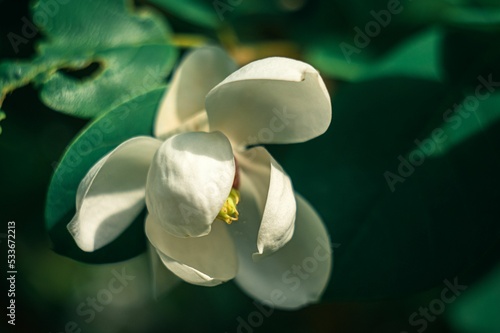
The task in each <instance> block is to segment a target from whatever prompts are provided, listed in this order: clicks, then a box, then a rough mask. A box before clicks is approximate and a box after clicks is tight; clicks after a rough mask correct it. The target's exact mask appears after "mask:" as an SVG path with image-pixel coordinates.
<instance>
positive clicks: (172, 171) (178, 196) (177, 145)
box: [146, 132, 235, 237]
mask: <svg viewBox="0 0 500 333" xmlns="http://www.w3.org/2000/svg"><path fill="white" fill-rule="evenodd" d="M234 174H235V165H234V156H233V152H232V149H231V144H230V143H229V141H228V139H227V138H226V137H225V136H224V135H223V134H222V133H220V132H214V133H202V132H189V133H182V134H178V135H175V136H173V137H171V138H170V139H168V140H167V141H165V142H164V143H163V144H162V145H161V147H160V148H159V149H158V151H157V153H156V155H155V156H154V158H153V162H152V164H151V168H150V170H149V174H148V180H147V185H146V204H147V206H148V210H149V212H150V213H151V214H153V215H155V216H156V217H158V219H159V221H160V224H161V226H162V227H163V228H165V230H167V231H168V232H170V233H171V234H172V235H174V236H177V237H199V236H203V235H207V234H208V233H209V232H210V228H211V225H212V222H213V221H214V220H215V218H216V217H217V215H218V213H219V211H220V209H221V208H222V206H223V204H224V202H225V201H226V199H227V197H228V195H229V192H230V191H231V187H232V184H233V180H234Z"/></svg>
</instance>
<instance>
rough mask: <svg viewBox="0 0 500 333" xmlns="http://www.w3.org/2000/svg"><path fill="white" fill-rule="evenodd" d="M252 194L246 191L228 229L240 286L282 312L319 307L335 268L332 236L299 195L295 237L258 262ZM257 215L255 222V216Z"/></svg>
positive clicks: (254, 206)
mask: <svg viewBox="0 0 500 333" xmlns="http://www.w3.org/2000/svg"><path fill="white" fill-rule="evenodd" d="M248 198H251V194H248V193H242V201H241V203H240V206H239V207H240V214H241V215H240V216H242V217H243V218H244V223H240V224H237V223H233V225H234V227H233V225H232V226H231V228H230V230H231V232H232V235H233V238H234V242H235V244H236V248H237V251H238V259H239V265H240V266H239V271H238V275H237V276H236V279H235V281H236V283H237V284H238V285H239V286H240V287H241V288H242V289H243V290H244V291H245V292H246V293H247V294H249V295H250V296H251V297H253V298H255V299H257V300H258V301H260V302H262V303H264V304H266V305H268V306H271V307H275V308H279V309H288V310H292V309H297V308H301V307H304V306H306V305H307V304H310V303H315V302H317V301H318V300H319V298H320V297H321V295H322V293H323V291H324V290H325V288H326V286H327V284H328V281H329V278H330V274H331V269H332V250H331V247H330V240H329V236H328V232H327V230H326V228H325V226H324V225H323V223H322V221H321V218H320V217H319V216H318V214H317V213H316V212H315V211H314V209H313V208H312V207H311V206H310V205H309V204H308V203H307V202H306V201H305V200H304V199H303V198H302V197H300V196H299V195H297V196H296V200H297V220H296V222H295V224H296V225H295V233H294V235H293V237H292V239H291V240H290V242H288V243H287V244H286V245H285V246H284V247H283V248H282V249H280V250H279V251H277V252H275V253H274V254H273V255H271V256H268V257H266V258H264V259H262V260H259V261H258V262H255V261H254V260H252V255H251V253H252V252H253V250H254V248H255V245H254V244H255V238H256V228H257V225H256V224H255V223H254V219H255V218H258V216H259V210H258V208H257V204H256V203H255V202H252V200H251V199H250V200H247V199H248ZM252 217H253V218H252Z"/></svg>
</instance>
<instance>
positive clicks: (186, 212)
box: [68, 47, 332, 309]
mask: <svg viewBox="0 0 500 333" xmlns="http://www.w3.org/2000/svg"><path fill="white" fill-rule="evenodd" d="M235 69H236V66H235V64H234V63H233V62H232V61H231V59H230V58H229V57H228V56H227V55H226V54H225V53H224V52H223V51H222V50H220V49H217V48H213V47H209V48H203V49H199V50H197V51H194V52H192V53H191V54H190V55H188V56H187V57H186V59H185V60H184V61H183V63H182V64H181V66H180V67H179V69H178V70H177V72H176V74H175V76H174V78H173V80H172V84H171V86H170V89H169V90H168V92H167V93H166V95H165V97H164V99H163V101H162V103H161V106H160V109H159V111H158V116H157V120H156V123H155V135H156V136H157V137H158V138H161V139H166V140H165V141H163V140H160V139H157V138H150V137H136V138H132V139H130V140H128V141H126V142H124V143H123V144H121V145H120V146H118V147H117V148H116V149H114V150H113V151H112V152H110V153H109V154H108V155H106V156H105V157H103V158H102V159H101V160H100V161H99V162H98V163H96V165H94V166H93V167H92V169H91V170H90V171H89V172H88V174H87V175H86V176H85V178H84V179H83V180H82V182H81V183H80V186H79V188H78V193H77V198H76V207H77V209H76V215H75V216H74V218H73V220H72V221H71V222H70V223H69V225H68V229H69V230H70V232H71V234H72V236H73V238H74V239H75V241H76V243H77V244H78V246H79V247H80V248H81V249H82V250H84V251H94V250H97V249H99V248H101V247H103V246H105V245H107V244H108V243H110V242H112V241H113V240H114V239H115V238H117V237H118V235H119V234H120V233H121V232H123V231H124V230H125V229H126V228H127V227H128V226H129V225H130V224H131V223H132V221H133V220H134V219H135V218H136V217H137V215H138V214H139V212H140V211H141V210H142V209H143V208H144V205H145V203H146V204H147V209H148V212H149V215H148V217H147V219H146V227H145V228H146V235H147V237H148V239H149V241H150V244H151V245H152V248H153V254H154V260H155V262H154V267H156V268H158V267H159V266H158V263H160V262H161V263H163V265H164V266H165V267H167V268H168V270H169V271H170V272H172V273H174V274H175V275H176V276H178V277H179V278H181V279H182V280H184V281H187V282H189V283H193V284H197V285H203V286H214V285H217V284H220V283H222V282H225V281H228V280H231V279H233V278H234V279H235V281H236V282H237V284H238V285H239V286H240V287H241V288H242V289H244V290H245V291H246V292H247V293H248V294H250V295H251V296H252V297H254V298H256V299H258V300H260V301H271V302H273V303H274V305H275V306H276V307H279V308H287V309H293V308H298V307H301V306H304V305H305V304H308V303H310V302H314V301H316V300H317V299H318V298H319V297H320V296H321V293H322V292H323V290H324V288H325V287H326V284H327V282H328V279H329V276H330V271H331V264H332V263H331V261H332V260H331V251H330V247H329V237H328V234H327V231H326V229H325V227H324V225H323V223H322V221H321V219H320V218H319V216H318V215H317V214H316V213H315V212H314V210H313V209H312V208H311V206H310V205H309V204H308V203H307V202H306V201H305V200H304V199H302V198H301V197H300V196H298V195H297V194H295V193H294V191H293V188H292V184H291V182H290V179H289V177H288V175H287V174H286V173H285V172H284V171H283V169H282V168H281V166H280V165H279V164H278V163H277V162H276V161H275V160H274V159H273V158H272V156H271V155H270V154H269V153H268V152H267V150H266V149H264V148H263V147H259V146H258V145H259V144H264V143H271V144H272V143H296V142H303V141H306V140H309V139H312V138H314V137H316V136H318V135H320V134H322V133H324V132H325V131H326V129H327V128H328V126H329V124H330V120H331V103H330V97H329V95H328V92H327V90H326V88H325V85H324V83H323V81H322V79H321V77H320V76H319V74H318V72H317V71H316V70H315V69H314V68H313V67H311V66H310V65H308V64H305V63H303V62H300V61H296V60H291V59H286V58H268V59H263V60H259V61H255V62H253V63H250V64H249V65H247V66H245V67H243V68H241V69H239V70H237V71H234V70H235ZM231 73H232V74H231ZM228 75H229V76H228ZM248 147H253V148H248ZM311 172H314V170H311ZM158 274H159V273H158ZM158 274H157V273H155V275H156V276H158ZM157 282H159V283H161V282H162V281H157Z"/></svg>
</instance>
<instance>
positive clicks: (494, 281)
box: [447, 266, 500, 333]
mask: <svg viewBox="0 0 500 333" xmlns="http://www.w3.org/2000/svg"><path fill="white" fill-rule="evenodd" d="M499 304H500V266H497V267H496V269H494V270H493V271H492V272H490V274H488V275H487V276H486V277H485V278H484V279H482V280H480V281H478V283H477V284H476V285H472V286H470V287H469V288H468V290H467V291H465V292H464V293H463V295H460V297H459V298H458V299H457V301H456V303H454V304H452V307H451V308H450V312H449V313H447V314H448V319H449V320H450V322H451V324H452V325H453V326H454V327H455V329H456V331H457V332H463V333H497V332H500V317H499V316H498V305H499Z"/></svg>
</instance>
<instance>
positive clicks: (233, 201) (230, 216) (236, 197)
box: [217, 188, 240, 224]
mask: <svg viewBox="0 0 500 333" xmlns="http://www.w3.org/2000/svg"><path fill="white" fill-rule="evenodd" d="M239 202H240V191H238V190H237V189H235V188H232V189H231V192H229V197H227V199H226V202H224V205H223V206H222V208H221V210H220V212H219V214H218V215H217V218H218V219H219V220H222V221H224V222H226V223H227V224H231V223H233V221H238V216H239V213H238V209H236V205H237V204H238V203H239Z"/></svg>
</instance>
